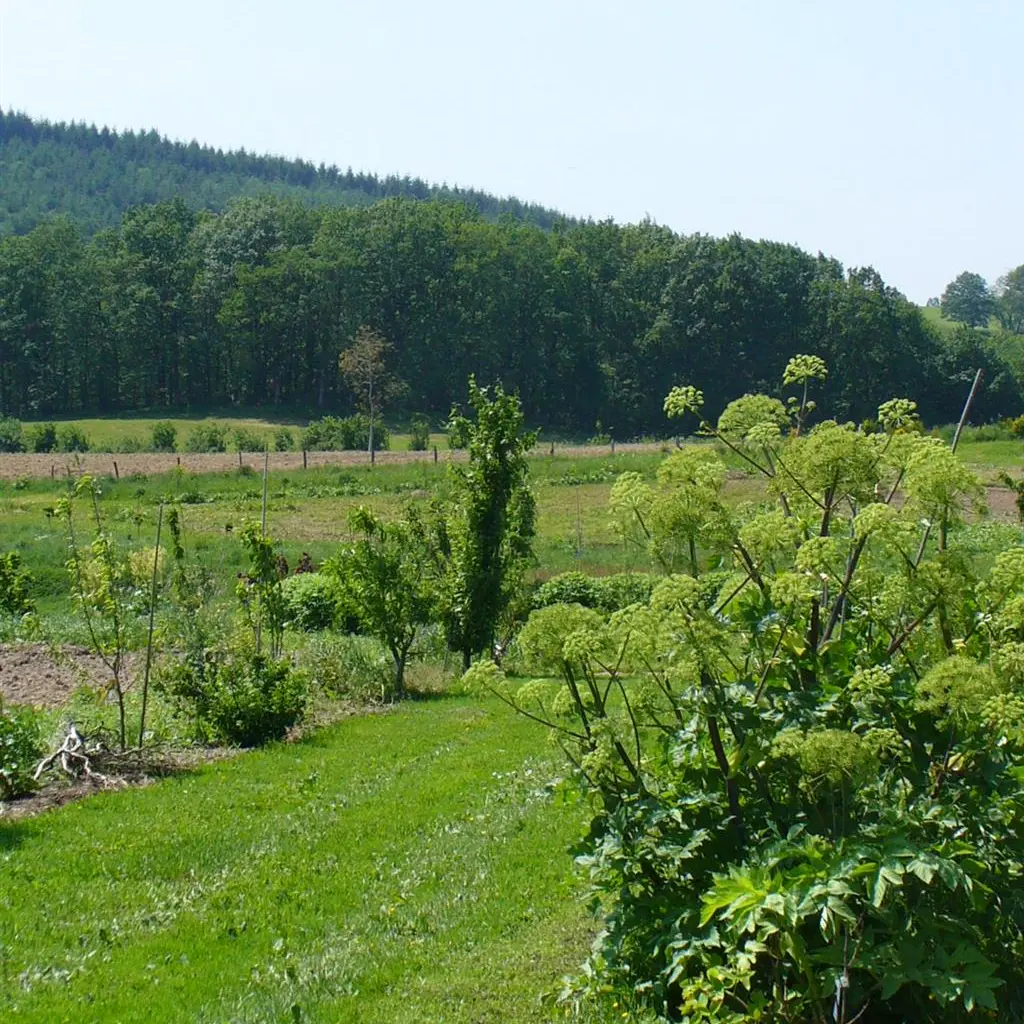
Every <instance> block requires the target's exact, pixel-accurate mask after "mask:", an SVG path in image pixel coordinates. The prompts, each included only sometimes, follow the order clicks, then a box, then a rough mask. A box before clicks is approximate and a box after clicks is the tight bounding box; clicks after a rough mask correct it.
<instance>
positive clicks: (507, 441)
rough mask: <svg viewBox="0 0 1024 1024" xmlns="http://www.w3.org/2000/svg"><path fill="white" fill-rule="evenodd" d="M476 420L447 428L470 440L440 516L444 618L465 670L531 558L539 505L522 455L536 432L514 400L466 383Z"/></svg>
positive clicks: (484, 646) (488, 645)
mask: <svg viewBox="0 0 1024 1024" xmlns="http://www.w3.org/2000/svg"><path fill="white" fill-rule="evenodd" d="M469 400H470V405H471V407H472V409H473V411H474V413H475V419H468V418H461V419H460V418H456V419H454V420H453V422H452V424H451V425H450V426H449V436H451V432H452V427H454V429H455V431H456V433H459V434H464V435H466V436H468V438H469V445H468V447H469V462H468V464H466V465H457V464H453V465H452V466H451V467H450V472H451V477H452V489H453V496H452V500H451V504H450V506H449V507H448V508H447V509H446V511H445V517H444V522H443V524H442V526H443V532H444V536H443V539H442V542H441V547H442V549H443V551H444V553H445V555H446V563H447V564H446V571H445V575H444V580H443V584H442V605H443V610H442V620H443V622H444V627H445V632H446V634H447V637H448V644H449V647H450V649H451V650H453V651H459V652H461V653H462V659H463V664H464V666H465V667H467V668H468V667H469V663H470V660H471V658H472V656H473V655H474V654H478V653H480V652H481V651H488V652H490V651H491V650H492V648H493V646H494V641H495V634H496V630H497V627H498V623H499V620H500V619H501V617H502V615H503V613H504V612H505V611H506V609H507V608H508V607H509V605H510V603H511V601H512V599H513V597H514V595H515V594H516V593H517V592H518V590H519V588H520V586H521V584H522V576H523V570H524V568H525V566H526V564H527V562H528V561H529V559H530V558H531V557H532V554H533V549H532V541H533V534H534V525H535V515H536V504H535V501H534V497H533V493H532V492H531V491H530V488H529V484H528V480H529V467H528V466H527V462H526V453H527V452H528V451H529V450H530V448H532V447H533V444H534V442H535V441H536V434H535V433H532V432H528V431H526V430H525V424H524V420H523V413H522V408H521V407H520V404H519V399H518V397H517V396H515V395H510V394H506V393H505V391H504V390H503V389H502V388H501V386H500V385H498V386H496V387H495V388H494V389H493V391H492V390H491V389H490V388H481V387H479V386H478V385H477V383H476V380H475V378H473V377H470V379H469Z"/></svg>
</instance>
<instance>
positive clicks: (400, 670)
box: [394, 653, 406, 697]
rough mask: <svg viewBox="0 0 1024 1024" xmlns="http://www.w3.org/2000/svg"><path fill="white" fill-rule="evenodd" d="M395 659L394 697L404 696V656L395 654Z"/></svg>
mask: <svg viewBox="0 0 1024 1024" xmlns="http://www.w3.org/2000/svg"><path fill="white" fill-rule="evenodd" d="M394 658H395V696H396V697H404V696H405V658H406V656H405V654H404V653H396V654H395V655H394Z"/></svg>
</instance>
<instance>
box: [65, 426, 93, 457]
mask: <svg viewBox="0 0 1024 1024" xmlns="http://www.w3.org/2000/svg"><path fill="white" fill-rule="evenodd" d="M88 450H89V439H88V438H87V437H86V436H85V432H84V431H83V430H82V428H81V427H79V426H76V425H75V424H74V423H62V424H61V425H60V426H59V427H58V428H57V451H59V452H87V451H88Z"/></svg>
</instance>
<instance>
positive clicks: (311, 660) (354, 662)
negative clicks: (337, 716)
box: [303, 634, 395, 703]
mask: <svg viewBox="0 0 1024 1024" xmlns="http://www.w3.org/2000/svg"><path fill="white" fill-rule="evenodd" d="M303 667H304V669H305V670H306V672H307V673H308V674H309V679H310V683H311V684H312V685H313V686H315V687H317V688H318V689H319V690H320V691H321V692H323V693H326V694H328V695H329V696H331V697H336V698H341V699H344V700H353V701H357V702H359V703H370V702H376V701H381V702H383V701H389V700H391V699H393V697H394V696H395V670H394V665H393V663H392V659H391V655H390V653H389V652H388V649H387V648H386V647H385V646H384V645H383V644H382V643H381V642H380V641H379V640H377V639H376V638H374V637H368V636H354V635H340V636H339V635H332V634H324V635H321V636H318V637H316V638H315V639H314V640H313V642H312V643H311V644H310V645H309V647H308V648H307V650H306V652H305V655H304V659H303Z"/></svg>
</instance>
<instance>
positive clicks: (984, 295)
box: [940, 270, 995, 327]
mask: <svg viewBox="0 0 1024 1024" xmlns="http://www.w3.org/2000/svg"><path fill="white" fill-rule="evenodd" d="M940 305H941V309H942V315H943V316H944V317H946V318H947V319H949V320H956V321H958V322H959V323H962V324H967V326H968V327H984V326H985V325H986V324H987V323H988V321H989V318H990V317H991V316H992V314H993V313H994V312H995V301H994V299H993V296H992V292H991V291H990V290H989V287H988V284H987V283H986V281H985V279H984V278H983V277H982V276H981V275H980V274H972V273H970V272H969V271H966V270H965V271H964V272H963V273H962V274H960V275H959V276H958V277H956V278H955V279H954V280H952V281H950V283H949V284H948V285H946V290H945V291H944V292H943V293H942V299H941V300H940Z"/></svg>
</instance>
